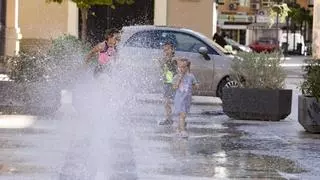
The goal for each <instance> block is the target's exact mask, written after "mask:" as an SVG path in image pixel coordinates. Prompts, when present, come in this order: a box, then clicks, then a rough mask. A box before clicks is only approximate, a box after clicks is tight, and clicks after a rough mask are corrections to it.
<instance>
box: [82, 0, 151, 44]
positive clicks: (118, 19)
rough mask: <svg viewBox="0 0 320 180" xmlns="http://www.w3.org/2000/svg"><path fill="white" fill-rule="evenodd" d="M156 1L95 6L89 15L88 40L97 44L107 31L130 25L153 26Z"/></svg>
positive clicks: (148, 0)
mask: <svg viewBox="0 0 320 180" xmlns="http://www.w3.org/2000/svg"><path fill="white" fill-rule="evenodd" d="M153 17H154V0H139V1H135V3H134V4H132V5H121V6H116V8H115V9H112V8H110V7H108V6H94V7H92V8H91V9H90V10H89V15H88V40H89V41H90V42H91V43H97V42H99V41H101V40H103V38H104V34H105V30H106V29H109V28H121V27H123V26H128V25H136V24H139V25H148V24H153ZM79 27H81V26H79Z"/></svg>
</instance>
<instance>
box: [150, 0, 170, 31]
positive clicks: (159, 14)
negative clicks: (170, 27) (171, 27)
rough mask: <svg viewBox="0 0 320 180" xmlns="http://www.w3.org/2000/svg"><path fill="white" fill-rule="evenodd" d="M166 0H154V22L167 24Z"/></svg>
mask: <svg viewBox="0 0 320 180" xmlns="http://www.w3.org/2000/svg"><path fill="white" fill-rule="evenodd" d="M167 16H168V0H154V19H153V20H154V24H155V25H167V24H168V22H167V21H168V18H167Z"/></svg>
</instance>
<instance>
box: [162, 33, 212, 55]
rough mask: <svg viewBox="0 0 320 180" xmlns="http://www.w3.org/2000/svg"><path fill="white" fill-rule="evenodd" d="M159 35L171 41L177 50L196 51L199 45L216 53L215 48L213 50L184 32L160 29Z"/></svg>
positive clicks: (210, 52)
mask: <svg viewBox="0 0 320 180" xmlns="http://www.w3.org/2000/svg"><path fill="white" fill-rule="evenodd" d="M160 36H161V38H162V39H164V40H166V39H167V40H170V41H171V42H173V43H174V45H175V47H176V50H177V51H184V52H193V53H198V51H199V48H200V47H207V49H208V51H209V54H218V53H217V52H216V51H215V50H213V49H212V48H211V47H209V46H208V45H207V44H205V43H204V42H203V41H201V40H200V39H198V38H197V37H194V36H192V35H189V34H186V33H182V32H175V31H162V32H161V34H160Z"/></svg>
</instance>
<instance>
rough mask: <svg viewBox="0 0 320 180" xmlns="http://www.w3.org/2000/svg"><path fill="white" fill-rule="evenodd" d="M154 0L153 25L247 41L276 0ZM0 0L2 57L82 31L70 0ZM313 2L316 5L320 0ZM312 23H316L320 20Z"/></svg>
mask: <svg viewBox="0 0 320 180" xmlns="http://www.w3.org/2000/svg"><path fill="white" fill-rule="evenodd" d="M150 1H151V0H150ZM152 1H153V6H154V7H153V8H154V9H153V11H152V13H153V17H152V18H153V24H155V25H169V26H179V27H186V28H190V29H192V30H195V31H198V32H200V33H202V34H204V35H206V36H207V37H209V38H212V36H213V34H214V33H215V32H216V28H217V26H219V27H220V28H221V29H222V30H224V31H225V32H227V34H228V35H229V36H230V37H231V38H232V39H234V40H236V41H238V42H240V43H241V44H246V45H247V44H249V43H250V42H252V41H253V39H255V38H257V36H258V35H257V34H256V33H254V30H253V27H256V26H255V25H257V26H258V27H259V25H261V24H265V23H266V22H267V21H268V18H267V14H266V12H265V9H266V8H267V7H269V6H270V5H271V4H272V0H152ZM0 2H1V3H0V56H1V55H10V56H11V55H15V54H17V53H18V52H19V51H20V50H21V49H22V50H33V51H40V50H42V49H45V48H47V47H48V45H50V40H51V39H54V38H56V37H58V36H60V35H63V34H71V35H74V36H78V34H79V10H78V8H77V7H76V5H75V4H74V3H73V2H72V1H71V0H68V1H64V2H63V3H62V4H56V3H46V1H45V0H32V1H29V0H1V1H0ZM297 3H299V4H300V5H301V6H302V7H306V8H307V7H308V6H309V5H310V4H311V3H313V2H312V0H297ZM314 3H315V5H314V6H315V7H318V6H317V4H319V3H320V1H314ZM316 15H317V12H316V11H314V22H316V21H319V20H320V18H318V17H317V16H316ZM133 18H134V17H133ZM150 22H151V21H150ZM314 28H316V29H317V28H318V27H317V25H316V24H314ZM318 29H319V28H318ZM256 32H257V31H256ZM267 32H269V33H270V34H273V35H274V34H275V33H274V32H272V31H270V29H269V30H267V31H265V32H264V31H263V30H261V32H260V33H262V34H265V33H267Z"/></svg>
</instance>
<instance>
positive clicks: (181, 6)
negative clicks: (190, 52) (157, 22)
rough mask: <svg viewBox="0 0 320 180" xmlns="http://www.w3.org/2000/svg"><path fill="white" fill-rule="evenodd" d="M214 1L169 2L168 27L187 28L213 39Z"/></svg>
mask: <svg viewBox="0 0 320 180" xmlns="http://www.w3.org/2000/svg"><path fill="white" fill-rule="evenodd" d="M213 1H214V0H205V1H203V0H168V1H167V3H168V4H167V7H168V9H167V25H170V26H180V27H186V28H189V29H192V30H195V31H198V32H201V33H203V34H204V35H206V36H208V37H212V32H213V26H212V22H213ZM156 8H157V7H156Z"/></svg>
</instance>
